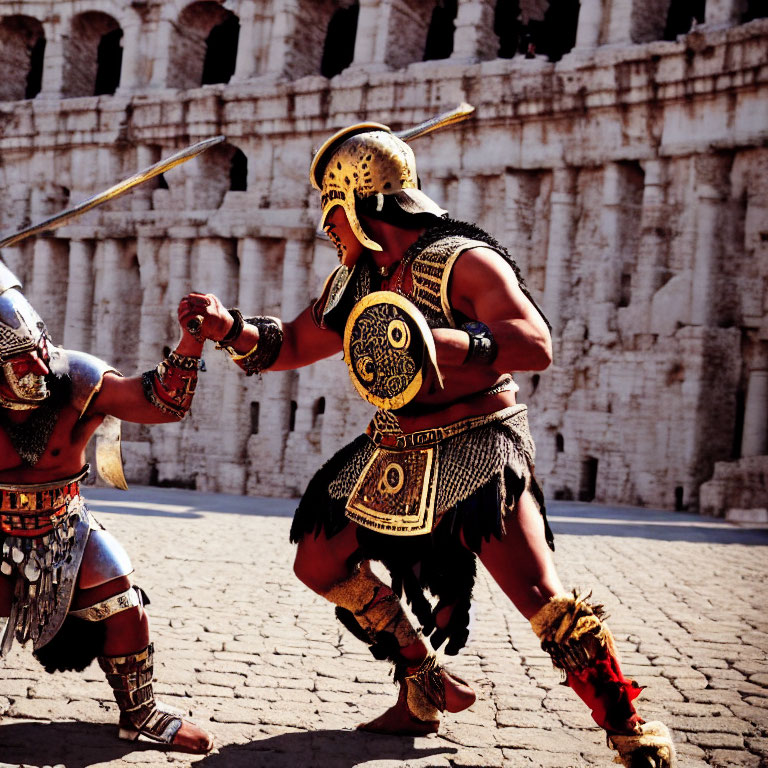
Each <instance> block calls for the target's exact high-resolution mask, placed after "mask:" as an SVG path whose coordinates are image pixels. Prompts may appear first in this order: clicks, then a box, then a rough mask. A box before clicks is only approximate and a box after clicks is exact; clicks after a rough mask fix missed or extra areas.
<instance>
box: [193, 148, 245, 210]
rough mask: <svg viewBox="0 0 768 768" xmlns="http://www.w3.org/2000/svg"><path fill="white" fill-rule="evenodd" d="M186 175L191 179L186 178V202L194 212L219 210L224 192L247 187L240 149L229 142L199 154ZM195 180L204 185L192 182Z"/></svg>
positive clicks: (241, 189) (243, 158) (242, 189)
mask: <svg viewBox="0 0 768 768" xmlns="http://www.w3.org/2000/svg"><path fill="white" fill-rule="evenodd" d="M189 165H190V166H191V165H192V164H189ZM190 173H194V176H190V177H188V179H187V181H188V183H190V185H191V186H190V188H188V189H189V194H190V195H191V196H192V199H191V200H189V201H188V202H189V203H190V204H191V205H192V207H193V208H195V209H198V210H215V209H216V208H219V207H221V204H222V203H223V202H224V197H225V195H226V194H227V192H230V191H235V192H238V191H239V192H242V191H244V190H245V189H247V186H248V179H247V173H248V160H247V158H246V156H245V154H244V153H243V151H242V150H240V149H238V148H237V147H236V146H235V145H234V144H230V143H229V142H224V143H222V144H217V145H216V146H215V147H212V148H211V149H209V150H208V151H207V152H204V153H203V154H202V155H200V157H198V158H197V162H196V163H195V168H194V169H192V168H190ZM197 178H199V179H201V180H202V179H204V180H205V183H196V179H197Z"/></svg>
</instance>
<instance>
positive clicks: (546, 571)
mask: <svg viewBox="0 0 768 768" xmlns="http://www.w3.org/2000/svg"><path fill="white" fill-rule="evenodd" d="M480 561H481V562H482V564H483V565H484V566H485V567H486V568H487V569H488V572H489V573H490V574H491V576H493V578H494V580H495V581H496V583H497V584H498V585H499V586H500V587H501V588H502V590H504V594H506V596H507V597H508V598H509V599H510V600H511V601H512V603H513V604H514V606H515V607H516V608H517V609H518V610H519V611H520V613H522V614H523V616H525V618H526V619H530V618H531V617H532V616H533V615H534V614H535V613H536V612H537V611H538V610H539V609H540V608H542V607H543V606H544V605H546V603H547V602H548V601H549V599H550V598H551V597H553V596H554V595H557V594H562V593H563V592H564V591H565V589H564V588H563V585H562V584H561V583H560V579H559V577H558V575H557V572H556V570H555V563H554V560H553V558H552V552H551V550H550V549H549V547H548V546H547V542H546V539H545V538H544V521H543V520H542V517H541V513H540V512H539V509H538V507H537V506H536V503H535V502H534V500H533V498H532V497H531V495H530V493H527V492H526V493H524V494H523V495H522V497H521V498H520V501H519V502H518V505H517V508H516V509H515V510H514V511H513V512H512V513H511V514H510V515H508V516H507V522H506V533H505V535H504V538H503V539H501V540H500V541H499V540H498V539H496V538H493V537H491V540H490V541H489V542H483V548H482V551H481V552H480Z"/></svg>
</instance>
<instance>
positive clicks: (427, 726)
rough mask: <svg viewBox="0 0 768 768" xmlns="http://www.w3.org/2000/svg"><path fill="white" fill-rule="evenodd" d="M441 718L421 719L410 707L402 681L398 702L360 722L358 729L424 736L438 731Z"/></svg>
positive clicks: (387, 733) (397, 734)
mask: <svg viewBox="0 0 768 768" xmlns="http://www.w3.org/2000/svg"><path fill="white" fill-rule="evenodd" d="M439 727H440V721H439V720H419V718H418V717H414V716H413V715H412V714H411V711H410V710H409V709H408V702H407V701H406V689H405V683H400V695H399V696H398V697H397V704H395V706H394V707H390V708H389V709H388V710H387V711H386V712H385V713H384V714H383V715H379V716H378V717H376V718H374V719H373V720H371V721H370V722H368V723H360V725H358V726H357V730H358V731H368V732H369V733H382V734H386V735H388V736H411V735H412V736H423V735H424V734H427V733H437V729H438V728H439Z"/></svg>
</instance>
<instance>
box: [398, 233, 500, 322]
mask: <svg viewBox="0 0 768 768" xmlns="http://www.w3.org/2000/svg"><path fill="white" fill-rule="evenodd" d="M480 246H482V247H485V248H492V246H491V245H489V244H488V243H484V242H483V241H482V240H472V239H471V238H468V237H464V236H462V235H449V236H447V237H443V238H441V239H440V240H436V241H435V242H434V243H431V244H430V245H428V246H427V247H426V248H424V250H423V251H421V253H419V255H418V256H417V257H416V258H415V259H414V261H413V264H412V265H411V275H412V278H413V297H414V299H415V300H416V303H417V304H418V305H420V306H421V307H422V308H423V310H422V311H424V312H425V314H426V315H427V320H428V321H430V320H432V323H431V324H432V325H434V324H435V323H437V322H438V321H437V320H436V318H438V317H440V316H441V315H442V316H443V317H444V318H445V319H446V320H447V322H448V324H449V325H450V327H451V328H455V327H456V325H457V324H456V321H455V319H454V317H453V310H452V309H451V305H450V301H449V298H448V286H449V283H450V274H451V270H452V269H453V265H454V264H455V263H456V259H458V258H459V256H461V254H462V253H464V251H468V250H470V248H478V247H480ZM493 250H496V249H495V248H493Z"/></svg>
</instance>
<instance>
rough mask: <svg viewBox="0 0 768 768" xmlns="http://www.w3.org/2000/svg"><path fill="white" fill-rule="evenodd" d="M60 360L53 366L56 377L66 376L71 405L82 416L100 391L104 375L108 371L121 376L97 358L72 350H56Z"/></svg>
mask: <svg viewBox="0 0 768 768" xmlns="http://www.w3.org/2000/svg"><path fill="white" fill-rule="evenodd" d="M58 352H59V356H60V359H59V360H58V361H57V362H56V364H55V365H54V366H53V368H54V373H56V374H57V375H60V376H61V375H65V376H68V377H69V379H70V381H71V382H72V405H73V406H74V407H75V408H77V410H78V412H79V414H80V416H82V415H83V414H84V413H85V412H86V410H87V409H88V406H89V405H90V403H91V400H93V398H94V396H95V395H96V394H97V393H98V391H99V390H100V389H101V384H102V381H103V380H104V374H105V373H109V372H110V371H111V372H113V373H116V374H117V375H118V376H121V375H122V374H121V373H120V371H118V370H117V369H116V368H113V367H112V366H111V365H109V364H108V363H105V362H104V361H103V360H100V359H99V358H98V357H94V356H93V355H89V354H87V353H85V352H77V351H75V350H72V349H60V350H58Z"/></svg>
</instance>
